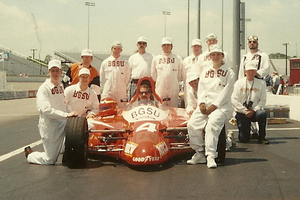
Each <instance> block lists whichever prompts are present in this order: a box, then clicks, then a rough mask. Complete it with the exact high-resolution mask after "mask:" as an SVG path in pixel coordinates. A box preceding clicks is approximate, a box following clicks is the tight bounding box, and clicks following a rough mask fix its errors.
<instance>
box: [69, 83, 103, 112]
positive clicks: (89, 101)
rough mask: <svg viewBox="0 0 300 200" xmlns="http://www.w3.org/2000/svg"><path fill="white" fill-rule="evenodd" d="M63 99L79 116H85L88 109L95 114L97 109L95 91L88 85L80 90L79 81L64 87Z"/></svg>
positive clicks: (97, 103)
mask: <svg viewBox="0 0 300 200" xmlns="http://www.w3.org/2000/svg"><path fill="white" fill-rule="evenodd" d="M65 101H66V104H67V105H68V109H69V110H70V111H76V112H77V113H78V116H79V117H85V116H86V113H87V111H88V110H90V111H91V112H92V113H94V114H95V115H96V114H98V111H99V100H98V97H97V94H96V92H95V91H94V90H93V89H91V88H90V87H88V88H87V89H86V90H84V91H82V90H81V89H80V86H79V83H77V84H75V85H71V86H69V87H67V88H66V89H65Z"/></svg>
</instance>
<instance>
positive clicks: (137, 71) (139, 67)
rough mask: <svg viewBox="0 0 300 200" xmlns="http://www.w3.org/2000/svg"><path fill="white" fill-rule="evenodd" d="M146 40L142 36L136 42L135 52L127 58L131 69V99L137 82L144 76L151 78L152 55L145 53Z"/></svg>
mask: <svg viewBox="0 0 300 200" xmlns="http://www.w3.org/2000/svg"><path fill="white" fill-rule="evenodd" d="M146 47H147V39H146V38H145V37H143V36H141V37H139V38H138V40H137V52H136V53H135V54H133V55H132V56H130V57H129V59H128V63H129V66H130V67H131V85H130V96H129V99H131V98H132V97H133V95H134V93H135V90H136V84H137V82H138V80H139V79H140V78H142V77H144V76H148V77H150V76H151V63H152V59H153V55H152V54H150V53H147V52H146Z"/></svg>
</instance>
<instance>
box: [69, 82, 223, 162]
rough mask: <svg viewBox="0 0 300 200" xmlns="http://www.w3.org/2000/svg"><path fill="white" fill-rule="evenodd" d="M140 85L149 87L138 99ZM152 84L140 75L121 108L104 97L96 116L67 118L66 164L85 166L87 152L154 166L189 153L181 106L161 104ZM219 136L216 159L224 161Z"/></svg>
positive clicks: (185, 117)
mask: <svg viewBox="0 0 300 200" xmlns="http://www.w3.org/2000/svg"><path fill="white" fill-rule="evenodd" d="M141 85H148V86H149V88H150V89H151V98H150V99H149V100H139V98H138V96H139V91H140V90H139V89H140V86H141ZM154 86H155V83H154V81H153V80H152V79H151V78H149V77H144V78H142V79H140V80H139V81H138V83H137V90H136V91H137V93H136V94H135V96H133V98H132V100H131V101H130V102H129V103H128V105H127V106H126V108H125V109H117V102H116V101H115V100H114V99H113V98H105V99H102V100H101V102H100V104H99V115H98V116H96V117H94V118H89V119H85V118H81V117H75V118H69V119H68V122H67V125H66V131H65V132H66V141H65V155H64V157H65V159H66V160H65V162H66V164H67V166H69V167H73V166H85V165H86V163H87V158H88V155H91V154H105V155H107V156H112V157H115V158H120V159H122V160H124V161H125V162H126V163H128V164H130V165H155V164H162V163H164V162H166V161H167V160H169V159H170V158H173V157H175V156H177V155H181V154H185V153H188V152H193V150H192V149H191V148H190V145H189V140H188V133H187V127H186V126H187V120H188V119H189V116H188V115H187V114H186V111H185V109H184V108H173V107H167V106H164V101H162V100H161V99H160V97H159V96H158V95H157V94H156V93H155V89H154V88H155V87H154ZM222 135H223V136H222ZM221 137H222V138H223V137H224V141H223V140H220V142H219V145H221V146H220V147H218V148H219V149H222V153H221V151H219V158H220V161H224V158H225V146H226V144H225V133H224V134H221ZM221 141H223V142H221ZM222 145H223V146H222ZM220 153H221V154H220Z"/></svg>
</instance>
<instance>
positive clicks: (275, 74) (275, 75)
mask: <svg viewBox="0 0 300 200" xmlns="http://www.w3.org/2000/svg"><path fill="white" fill-rule="evenodd" d="M272 81H273V86H272V92H273V94H276V93H277V90H278V87H279V85H280V78H279V76H278V72H276V71H274V72H273V79H272Z"/></svg>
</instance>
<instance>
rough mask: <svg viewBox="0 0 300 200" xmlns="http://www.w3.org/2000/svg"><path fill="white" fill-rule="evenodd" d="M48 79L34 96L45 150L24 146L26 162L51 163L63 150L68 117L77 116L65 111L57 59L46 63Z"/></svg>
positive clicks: (60, 73)
mask: <svg viewBox="0 0 300 200" xmlns="http://www.w3.org/2000/svg"><path fill="white" fill-rule="evenodd" d="M48 70H49V71H48V73H49V75H50V79H47V80H46V81H45V82H44V83H43V84H42V85H41V86H40V87H39V89H38V92H37V96H36V104H37V109H38V111H39V112H40V118H39V125H38V128H39V132H40V135H41V138H42V141H43V147H44V151H45V152H37V151H35V152H32V150H31V148H30V147H26V148H25V156H26V157H27V162H29V163H34V164H44V165H47V164H48V165H52V164H55V162H56V161H57V158H58V155H59V153H60V152H62V151H63V149H64V147H63V142H64V137H65V135H64V130H65V125H66V121H67V118H68V117H73V116H77V115H78V114H77V113H76V112H71V113H67V112H66V111H67V105H66V104H65V102H64V87H63V84H62V83H61V82H60V76H61V75H62V70H61V63H60V61H59V60H51V61H50V62H49V64H48Z"/></svg>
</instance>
